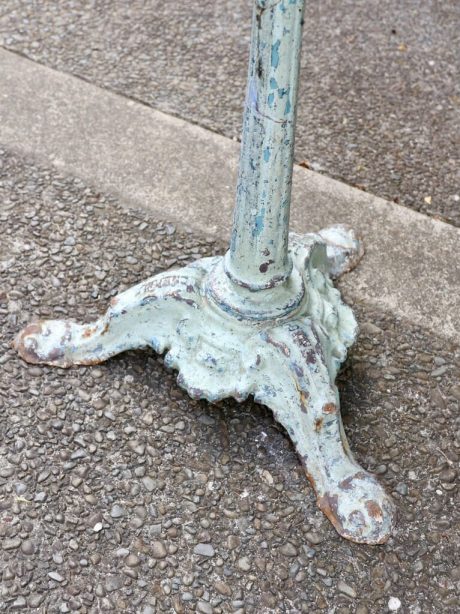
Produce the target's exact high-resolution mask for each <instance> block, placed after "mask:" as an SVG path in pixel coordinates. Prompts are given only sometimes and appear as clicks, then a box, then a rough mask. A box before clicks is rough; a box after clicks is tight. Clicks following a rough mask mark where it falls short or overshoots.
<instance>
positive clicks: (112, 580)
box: [104, 575, 123, 593]
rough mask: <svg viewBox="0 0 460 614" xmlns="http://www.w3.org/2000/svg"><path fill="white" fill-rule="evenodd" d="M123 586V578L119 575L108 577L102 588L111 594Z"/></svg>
mask: <svg viewBox="0 0 460 614" xmlns="http://www.w3.org/2000/svg"><path fill="white" fill-rule="evenodd" d="M122 586H123V578H122V576H119V575H111V576H109V577H108V578H107V579H106V581H105V584H104V588H105V590H106V591H107V592H108V593H113V592H114V591H117V590H119V589H120V588H121V587H122Z"/></svg>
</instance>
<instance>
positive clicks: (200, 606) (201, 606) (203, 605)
mask: <svg viewBox="0 0 460 614" xmlns="http://www.w3.org/2000/svg"><path fill="white" fill-rule="evenodd" d="M196 611H197V612H202V614H212V612H213V609H212V606H211V604H210V603H207V602H206V601H199V602H198V603H197V606H196Z"/></svg>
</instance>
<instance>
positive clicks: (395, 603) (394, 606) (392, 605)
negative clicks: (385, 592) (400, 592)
mask: <svg viewBox="0 0 460 614" xmlns="http://www.w3.org/2000/svg"><path fill="white" fill-rule="evenodd" d="M400 607H401V602H400V600H399V599H398V598H397V597H390V599H389V600H388V609H389V610H390V612H397V611H398V610H399V608H400Z"/></svg>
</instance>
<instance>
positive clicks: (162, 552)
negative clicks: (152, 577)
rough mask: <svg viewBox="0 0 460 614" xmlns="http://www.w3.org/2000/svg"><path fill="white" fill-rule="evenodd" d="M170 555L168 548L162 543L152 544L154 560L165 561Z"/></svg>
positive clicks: (155, 542)
mask: <svg viewBox="0 0 460 614" xmlns="http://www.w3.org/2000/svg"><path fill="white" fill-rule="evenodd" d="M167 554H168V551H167V550H166V547H165V545H164V543H163V542H161V541H154V542H152V556H153V558H154V559H164V558H165V556H166V555H167Z"/></svg>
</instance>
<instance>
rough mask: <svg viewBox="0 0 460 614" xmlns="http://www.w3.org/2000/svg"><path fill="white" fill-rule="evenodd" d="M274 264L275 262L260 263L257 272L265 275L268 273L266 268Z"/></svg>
mask: <svg viewBox="0 0 460 614" xmlns="http://www.w3.org/2000/svg"><path fill="white" fill-rule="evenodd" d="M274 262H275V261H274V260H268V261H267V262H262V264H261V265H260V267H259V271H260V272H261V273H266V272H267V271H268V267H269V266H270V265H271V264H273V263H274Z"/></svg>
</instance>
